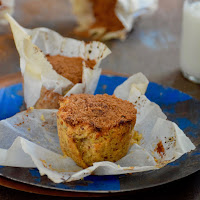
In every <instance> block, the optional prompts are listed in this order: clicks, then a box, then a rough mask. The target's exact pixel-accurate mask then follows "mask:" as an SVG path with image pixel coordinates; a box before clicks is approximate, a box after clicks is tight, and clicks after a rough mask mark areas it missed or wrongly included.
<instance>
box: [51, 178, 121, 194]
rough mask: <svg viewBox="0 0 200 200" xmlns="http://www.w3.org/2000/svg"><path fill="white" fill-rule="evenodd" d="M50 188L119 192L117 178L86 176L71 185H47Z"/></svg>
mask: <svg viewBox="0 0 200 200" xmlns="http://www.w3.org/2000/svg"><path fill="white" fill-rule="evenodd" d="M49 184H50V186H53V187H56V188H60V189H73V190H82V191H97V190H98V191H108V190H109V191H118V190H120V182H119V179H118V176H87V177H85V178H84V180H79V181H76V184H75V185H74V184H71V183H66V184H64V183H59V184H56V183H53V182H51V183H49Z"/></svg>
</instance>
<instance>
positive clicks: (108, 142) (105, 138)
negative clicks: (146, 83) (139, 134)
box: [57, 94, 136, 168]
mask: <svg viewBox="0 0 200 200" xmlns="http://www.w3.org/2000/svg"><path fill="white" fill-rule="evenodd" d="M74 96H77V97H78V96H79V97H80V96H81V97H83V96H84V97H86V96H90V97H91V96H94V95H83V94H82V95H74ZM102 96H104V95H102ZM98 98H100V97H98ZM98 98H97V99H98ZM106 98H108V99H109V98H110V99H111V98H114V100H115V102H113V104H112V105H109V106H111V107H112V106H114V107H116V106H118V105H117V104H116V103H117V102H118V100H117V98H116V97H113V96H109V95H107V96H104V99H106ZM85 100H87V98H86V99H85ZM112 100H113V99H112ZM70 101H71V99H70V97H68V98H63V100H62V101H61V108H60V109H59V111H58V113H57V126H58V135H59V140H60V145H61V149H62V151H63V153H64V155H67V156H69V157H71V158H72V159H73V160H74V161H75V162H76V163H77V164H78V165H79V166H81V167H83V168H86V167H88V166H91V165H92V164H93V163H94V162H100V161H111V162H116V161H117V160H119V159H121V158H122V157H123V156H125V155H126V154H127V152H128V149H129V147H130V142H131V138H132V136H133V134H132V133H133V128H134V125H135V122H136V109H135V108H134V106H133V105H132V106H130V105H131V103H130V102H127V101H123V100H121V99H120V100H119V101H121V102H120V103H122V101H123V103H124V105H129V106H128V107H129V108H130V107H131V108H132V109H130V112H133V113H132V116H131V114H130V116H131V118H132V119H131V120H130V119H125V120H123V121H120V120H118V121H115V119H112V120H113V121H112V120H111V119H109V120H110V124H108V121H109V120H108V121H107V122H106V124H104V125H103V123H102V124H101V122H98V120H97V121H95V120H94V119H93V120H92V117H94V116H91V121H87V119H86V118H85V119H84V117H83V121H82V122H81V121H79V116H78V117H77V120H78V121H77V122H78V123H76V122H75V121H74V119H72V118H71V122H70V120H69V119H66V118H67V117H70V115H66V113H64V112H63V109H64V108H65V107H68V109H70V103H71V102H70ZM108 102H109V101H108ZM79 103H82V102H79ZM93 103H96V102H93ZM110 103H111V102H110ZM88 105H89V106H91V107H92V109H94V110H95V108H96V107H97V105H98V102H97V105H95V106H94V105H92V101H89V104H88ZM104 106H105V105H104ZM114 107H113V109H114ZM71 108H72V107H71ZM72 109H73V108H72ZM86 109H89V108H87V106H86ZM106 109H108V110H109V109H110V108H106ZM103 110H105V109H103ZM121 111H123V109H122V110H121ZM80 112H81V111H80ZM102 112H103V111H102ZM119 112H120V111H119ZM82 114H84V112H83V113H82ZM105 114H107V113H105ZM126 114H127V113H126ZM85 115H87V112H86V113H85ZM120 115H121V113H120V114H119V116H120ZM119 116H118V117H119ZM130 116H128V118H129V117H130ZM88 117H89V116H88ZM95 117H97V118H98V115H97V116H95ZM124 117H126V116H124ZM124 117H123V118H124ZM108 118H109V116H108ZM88 119H89V118H88ZM119 119H120V118H119ZM89 120H90V119H89ZM95 123H96V124H95ZM100 125H101V127H100Z"/></svg>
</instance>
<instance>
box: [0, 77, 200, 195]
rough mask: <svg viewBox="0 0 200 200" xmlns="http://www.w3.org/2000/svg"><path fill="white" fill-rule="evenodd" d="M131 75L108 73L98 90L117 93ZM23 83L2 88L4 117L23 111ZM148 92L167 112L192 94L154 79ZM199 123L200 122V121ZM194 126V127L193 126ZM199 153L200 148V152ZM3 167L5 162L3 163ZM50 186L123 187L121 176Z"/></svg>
mask: <svg viewBox="0 0 200 200" xmlns="http://www.w3.org/2000/svg"><path fill="white" fill-rule="evenodd" d="M126 79H127V78H125V77H118V76H106V75H101V77H100V80H99V83H98V86H97V89H96V92H95V94H103V93H107V94H110V95H111V94H113V91H114V89H115V88H116V87H117V86H118V85H120V84H121V83H123V82H124V81H125V80H126ZM21 94H22V84H16V85H12V86H10V87H7V88H3V89H0V108H1V110H0V119H5V118H8V117H11V116H13V115H14V114H16V113H17V112H19V111H20V107H21V106H22V104H23V97H22V95H21ZM146 96H147V97H148V98H149V99H150V100H151V101H153V102H155V103H157V104H158V105H160V106H161V108H162V109H163V111H164V112H165V113H166V114H169V115H172V116H173V115H174V113H175V109H176V105H178V103H179V102H183V101H187V100H190V99H191V97H190V96H189V95H187V94H184V93H182V92H180V91H178V90H175V89H172V88H166V87H163V86H161V85H158V84H156V83H150V84H149V86H148V89H147V92H146ZM175 122H176V123H177V124H178V125H179V127H180V128H182V129H183V130H186V129H187V128H188V127H190V128H193V129H195V128H196V127H197V126H196V124H195V123H193V122H191V121H190V120H189V119H187V118H180V117H179V118H177V119H175ZM197 123H200V121H198V122H197ZM191 130H192V129H191ZM188 133H189V134H190V136H191V137H194V138H195V137H196V136H197V135H196V134H195V133H193V131H189V132H188ZM197 153H198V152H197ZM186 156H187V155H184V156H182V157H181V158H180V159H178V160H177V161H175V162H173V163H170V165H172V166H178V165H179V163H180V162H182V161H184V160H185V159H186ZM0 167H1V166H0ZM29 172H30V174H31V176H32V177H33V179H34V182H35V183H36V184H37V183H40V182H41V179H42V178H41V176H40V174H39V172H38V170H37V169H30V170H29ZM49 186H53V187H55V188H61V189H73V190H83V191H87V190H90V191H92V190H96V191H98V190H99V191H103V190H106V191H108V190H115V191H117V190H120V181H119V176H88V177H86V178H85V179H84V181H83V180H82V181H81V180H80V181H78V182H76V184H74V185H73V184H64V183H61V184H55V183H52V182H51V181H49Z"/></svg>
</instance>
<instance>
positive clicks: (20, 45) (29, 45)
mask: <svg viewBox="0 0 200 200" xmlns="http://www.w3.org/2000/svg"><path fill="white" fill-rule="evenodd" d="M5 17H6V19H7V20H8V22H9V23H10V26H11V29H12V32H13V36H14V40H15V44H16V48H17V50H18V52H19V55H20V68H21V72H22V75H23V77H24V100H25V103H26V105H27V107H33V106H34V105H35V103H36V102H37V100H38V99H39V98H40V92H41V88H42V86H44V87H45V88H46V89H47V90H52V91H53V92H55V93H58V94H60V95H63V91H65V90H67V89H69V88H71V87H72V86H73V87H72V88H71V89H70V90H69V91H68V93H66V94H65V95H69V94H72V93H89V94H93V93H94V91H95V89H96V86H97V83H98V80H99V77H100V74H101V69H100V68H99V65H100V62H101V60H102V59H104V58H105V57H106V56H107V55H108V54H110V53H111V51H110V50H109V49H108V48H107V46H106V45H104V44H103V43H101V42H89V43H85V42H83V41H79V40H75V39H71V38H65V37H62V36H61V35H59V34H58V33H57V32H55V31H53V30H50V29H47V28H35V29H32V30H31V29H25V28H23V27H22V26H20V25H19V24H18V23H17V22H16V21H15V20H14V19H13V18H12V17H11V16H10V15H8V14H6V15H5ZM47 54H50V55H62V56H67V57H81V58H83V59H84V60H87V59H90V60H95V61H96V65H95V66H94V69H93V70H92V69H90V68H87V67H85V66H83V77H82V83H78V84H75V85H74V84H73V83H72V82H71V81H70V80H68V79H67V78H65V77H63V76H61V75H59V74H58V73H57V72H56V71H55V70H54V69H53V67H52V65H51V63H50V62H48V60H47V59H46V57H45V55H47Z"/></svg>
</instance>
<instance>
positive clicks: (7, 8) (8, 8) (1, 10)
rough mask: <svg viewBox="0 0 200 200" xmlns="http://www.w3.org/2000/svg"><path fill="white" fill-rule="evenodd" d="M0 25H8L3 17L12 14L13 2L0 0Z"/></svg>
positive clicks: (12, 0) (11, 0)
mask: <svg viewBox="0 0 200 200" xmlns="http://www.w3.org/2000/svg"><path fill="white" fill-rule="evenodd" d="M0 3H1V5H0V25H5V24H7V23H8V21H7V20H5V18H4V15H5V14H6V13H9V14H11V15H12V14H13V11H14V4H15V1H14V0H0Z"/></svg>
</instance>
